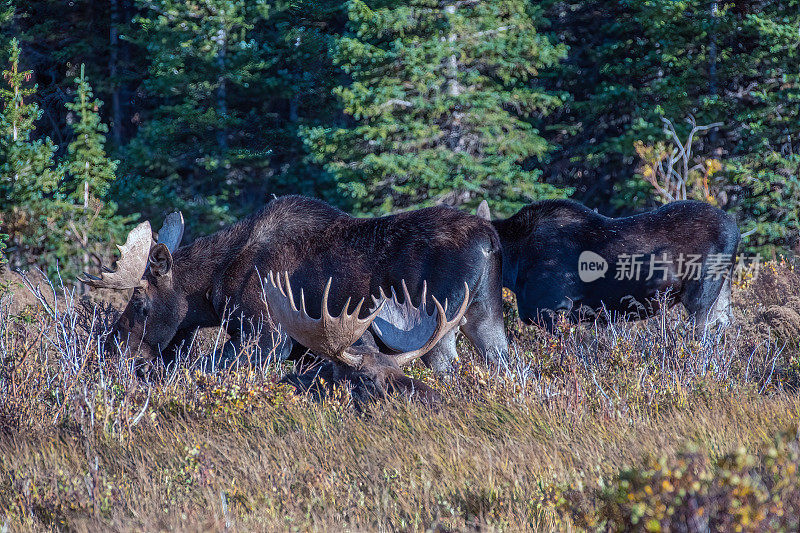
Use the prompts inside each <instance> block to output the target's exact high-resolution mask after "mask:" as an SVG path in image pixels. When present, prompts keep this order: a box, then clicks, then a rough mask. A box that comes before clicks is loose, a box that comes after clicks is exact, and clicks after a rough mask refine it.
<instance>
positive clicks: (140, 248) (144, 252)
mask: <svg viewBox="0 0 800 533" xmlns="http://www.w3.org/2000/svg"><path fill="white" fill-rule="evenodd" d="M152 242H153V233H152V231H151V230H150V223H149V222H147V221H145V222H142V223H141V224H139V225H138V226H136V227H135V228H133V229H132V230H131V232H130V233H128V237H127V239H125V244H123V245H122V246H120V245H117V248H119V251H120V254H121V255H120V258H119V260H118V261H117V270H115V271H112V270H111V269H109V268H108V267H105V266H101V269H100V277H97V276H92V275H89V274H87V273H85V272H84V277H78V279H79V280H80V281H81V282H83V283H85V284H87V285H89V286H91V287H95V288H98V289H120V290H121V289H131V288H133V287H138V286H139V284H140V283H141V280H142V275H143V274H144V271H145V269H146V268H147V258H148V256H149V254H150V245H151V244H152Z"/></svg>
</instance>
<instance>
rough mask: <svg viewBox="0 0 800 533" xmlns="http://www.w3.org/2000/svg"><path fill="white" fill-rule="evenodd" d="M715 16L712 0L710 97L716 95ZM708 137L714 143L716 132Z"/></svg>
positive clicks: (714, 3)
mask: <svg viewBox="0 0 800 533" xmlns="http://www.w3.org/2000/svg"><path fill="white" fill-rule="evenodd" d="M717 15H718V5H717V0H713V1H712V2H711V31H709V38H710V39H711V42H710V43H709V46H708V61H709V65H708V92H709V94H711V96H715V95H716V94H717ZM708 137H709V141H711V143H712V144H714V143H716V142H717V130H716V129H713V130H711V132H709V135H708Z"/></svg>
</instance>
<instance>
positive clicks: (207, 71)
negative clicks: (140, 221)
mask: <svg viewBox="0 0 800 533" xmlns="http://www.w3.org/2000/svg"><path fill="white" fill-rule="evenodd" d="M139 6H140V7H141V9H142V14H141V16H140V17H139V18H138V19H137V23H138V25H139V27H140V31H139V34H138V38H137V39H138V42H139V44H140V45H141V46H142V47H143V48H145V49H146V50H147V51H148V53H149V57H150V67H149V76H148V78H147V79H146V80H145V83H144V88H145V89H146V90H147V93H148V95H149V96H150V97H151V99H152V100H153V101H155V102H156V104H157V105H156V107H155V109H154V110H153V111H152V113H149V115H148V116H147V117H146V120H145V121H144V123H143V124H142V126H141V127H140V129H139V132H138V134H137V136H136V137H135V139H134V140H133V141H132V142H131V143H130V144H129V146H128V147H127V149H126V152H125V157H124V158H123V159H124V160H126V161H127V162H128V165H129V166H128V167H127V168H126V169H125V170H126V171H127V173H129V174H134V176H132V177H131V178H129V179H128V180H127V181H126V183H124V184H123V187H122V191H123V193H124V194H126V195H129V196H130V197H131V198H133V200H134V202H136V203H138V204H139V205H148V204H153V203H154V202H155V203H156V205H150V207H151V208H155V210H156V211H165V210H168V209H175V208H185V209H191V210H192V212H193V216H194V218H195V220H196V221H197V222H198V223H199V224H198V225H196V226H195V227H200V228H202V229H204V230H211V229H212V227H210V226H211V225H216V224H219V222H220V221H226V220H230V219H231V218H233V217H235V216H236V215H237V214H238V213H236V212H233V213H232V212H231V209H230V205H231V204H232V203H238V202H242V203H249V202H252V201H253V200H254V199H255V197H259V196H260V200H261V202H263V196H261V195H259V194H258V193H259V192H262V191H261V189H260V186H261V185H262V184H261V183H260V181H261V178H262V177H263V175H264V174H265V172H264V170H263V169H264V167H266V166H267V165H268V163H269V155H270V154H269V149H268V147H267V146H266V144H267V143H266V142H265V140H264V138H265V137H266V136H268V135H269V132H270V130H271V128H270V127H269V123H268V121H269V115H268V114H267V113H263V112H261V111H262V105H263V102H265V101H268V100H269V97H268V92H269V91H268V90H267V89H268V88H269V87H270V76H269V75H268V73H267V71H268V69H269V67H270V66H271V64H272V60H271V53H270V45H268V44H266V43H265V42H263V41H260V40H257V39H256V38H255V31H256V27H257V26H258V27H260V26H261V25H263V24H265V21H266V20H267V19H268V17H269V13H270V8H271V5H270V3H269V2H266V1H265V0H257V1H251V0H208V1H205V2H200V3H198V2H194V1H191V0H148V1H145V0H141V1H140V2H139Z"/></svg>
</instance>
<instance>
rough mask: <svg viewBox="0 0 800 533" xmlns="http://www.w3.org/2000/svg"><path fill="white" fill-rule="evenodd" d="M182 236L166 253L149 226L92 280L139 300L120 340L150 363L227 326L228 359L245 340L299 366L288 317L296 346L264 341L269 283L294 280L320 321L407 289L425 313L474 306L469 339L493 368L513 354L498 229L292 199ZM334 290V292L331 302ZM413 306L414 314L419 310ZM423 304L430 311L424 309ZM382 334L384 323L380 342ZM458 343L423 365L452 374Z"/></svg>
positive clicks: (450, 218) (284, 340)
mask: <svg viewBox="0 0 800 533" xmlns="http://www.w3.org/2000/svg"><path fill="white" fill-rule="evenodd" d="M182 234H183V219H182V217H181V216H180V215H179V214H173V215H170V217H168V219H167V221H166V222H165V225H164V227H163V228H162V229H161V231H159V234H158V242H157V243H153V242H152V235H151V231H150V226H149V224H148V223H146V222H145V223H142V224H141V225H139V226H138V227H137V228H135V229H134V230H133V231H131V233H130V234H129V235H128V239H127V242H126V243H125V245H124V246H122V247H121V248H120V249H121V251H122V257H121V258H120V259H119V260H118V261H117V269H116V271H114V272H112V271H109V270H107V269H104V272H103V273H102V275H101V276H100V277H94V276H88V275H87V276H86V278H84V280H83V281H84V282H85V283H87V284H89V285H91V286H93V287H109V288H114V289H124V288H133V289H134V291H133V296H132V297H131V299H130V301H129V303H128V305H127V307H126V308H125V310H124V312H123V313H122V316H121V317H120V319H119V321H118V323H117V325H116V333H117V338H119V339H121V340H122V341H123V342H124V343H125V344H126V345H127V347H129V348H130V349H131V350H132V351H135V352H137V353H139V354H140V356H141V357H143V358H144V359H147V360H151V359H153V358H154V357H156V356H157V355H158V354H159V353H161V354H162V355H164V356H165V358H169V357H170V354H171V353H173V351H174V349H175V347H176V346H179V345H180V344H181V343H183V342H185V341H186V340H187V339H189V338H190V336H191V335H192V334H193V333H194V332H195V331H196V330H197V328H201V327H213V326H219V325H220V324H222V323H223V321H224V319H226V318H228V319H229V320H226V321H225V322H226V323H227V327H228V333H229V334H230V335H231V341H230V343H229V345H228V348H233V349H236V348H238V347H239V345H240V342H241V340H242V339H243V336H245V335H249V334H255V333H258V332H262V335H261V336H260V339H261V340H260V345H261V348H262V351H263V353H270V352H273V353H275V354H276V356H277V357H279V358H286V357H287V356H289V354H290V352H291V351H292V350H291V348H292V346H293V344H294V346H295V348H297V345H298V343H299V344H300V345H304V343H306V342H309V343H311V340H310V339H309V337H306V336H302V335H301V332H300V331H299V330H297V324H295V323H283V322H281V316H280V314H279V313H278V322H279V324H280V325H281V326H282V329H283V331H284V332H287V333H288V335H289V337H294V339H295V341H297V343H293V342H292V341H291V339H290V338H289V337H286V336H285V335H284V336H278V337H276V336H274V335H270V334H268V333H264V332H265V331H266V329H267V328H265V327H264V325H265V324H267V323H268V322H267V321H268V317H267V313H266V309H267V308H266V306H265V304H264V301H263V296H262V293H263V292H264V289H266V288H267V287H265V283H264V279H265V277H267V276H268V274H269V273H270V272H288V276H289V281H290V283H291V285H292V286H295V287H302V288H303V299H304V305H305V306H307V307H306V308H307V309H310V310H322V309H326V308H327V305H329V306H330V309H345V303H346V301H348V300H352V301H357V300H361V299H369V298H370V297H371V296H373V295H382V294H389V293H391V291H392V290H393V288H394V287H401V286H405V287H406V291H407V292H406V294H407V295H408V296H410V298H411V299H413V300H414V302H420V303H419V304H417V305H418V307H420V308H422V307H424V306H425V305H426V304H427V305H434V306H435V307H436V308H437V310H438V308H439V306H438V305H437V304H436V302H437V301H438V302H445V301H447V302H449V303H450V304H452V305H454V307H453V308H455V309H460V307H455V304H458V305H460V306H463V305H465V304H464V303H463V300H464V299H465V298H466V299H467V303H466V310H465V311H464V313H463V317H461V318H459V321H460V327H461V331H463V332H464V334H465V335H466V336H467V338H469V339H470V341H471V342H472V343H473V344H474V345H475V347H476V348H477V349H478V351H479V352H480V353H481V354H482V355H483V356H485V357H486V358H487V359H488V360H490V361H495V360H496V359H497V358H498V357H500V356H504V355H505V354H506V353H507V351H508V344H507V341H506V337H505V332H504V329H503V316H502V300H501V295H500V289H501V276H502V274H501V252H500V242H499V239H498V236H497V233H496V232H495V230H494V228H493V227H492V226H491V224H489V223H488V222H486V221H484V220H482V219H480V218H479V217H476V216H473V215H468V214H465V213H462V212H459V211H458V210H455V209H452V208H448V207H444V206H439V207H431V208H426V209H421V210H418V211H410V212H406V213H401V214H397V215H391V216H386V217H381V218H363V219H362V218H354V217H351V216H349V215H347V214H346V213H344V212H342V211H340V210H338V209H335V208H333V207H331V206H329V205H328V204H326V203H324V202H321V201H318V200H313V199H310V198H304V197H300V196H287V197H281V198H277V199H274V200H272V201H270V202H269V203H268V204H267V205H266V206H265V207H264V208H262V209H261V210H260V211H258V212H256V213H254V214H253V215H251V216H249V217H247V218H245V219H243V220H241V221H240V222H238V223H236V224H234V225H232V226H230V227H228V228H226V229H223V230H220V231H218V232H216V233H214V234H213V235H209V236H207V237H201V238H198V239H197V240H195V241H194V242H193V243H192V244H190V245H188V246H182V247H178V245H179V243H180V239H181V236H182ZM328 280H332V281H331V284H330V285H329V286H328V290H325V291H324V290H323V288H324V287H326V283H327V282H328ZM465 282H466V284H467V287H468V289H469V290H468V291H466V292H465V290H464V283H465ZM426 289H427V290H426ZM323 295H324V296H325V298H326V300H327V301H326V304H327V305H326V307H323V305H322V301H323ZM408 296H406V301H405V302H403V304H404V305H408V306H413V303H412V302H410V301H408ZM423 296H424V297H425V298H426V300H428V301H427V302H422V301H420V298H422V297H423ZM398 305H399V304H398ZM390 307H391V306H390ZM409 309H410V308H409ZM312 312H315V311H312ZM359 313H360V314H361V315H363V316H360V317H359V318H360V319H365V320H366V319H367V317H368V316H369V314H368V313H367V310H366V309H362V308H360V309H359ZM440 316H442V318H446V317H444V316H443V315H440ZM454 316H455V315H454ZM284 318H285V317H284ZM451 320H454V319H452V318H451ZM378 323H379V320H378V319H376V321H375V322H373V326H372V329H373V331H374V330H375V329H376V327H377V326H378ZM449 324H450V323H449V322H448V325H449ZM365 331H366V330H365ZM426 331H427V330H426ZM455 334H456V328H455V327H449V326H448V328H446V331H445V330H442V331H438V332H437V335H436V337H437V338H436V340H437V341H438V342H437V343H436V345H435V346H433V347H432V348H431V347H430V346H427V344H426V350H427V349H428V348H431V349H430V350H429V351H427V353H425V354H419V355H420V356H422V359H423V361H424V362H425V363H426V364H428V365H429V366H431V367H432V368H434V369H435V370H437V371H440V372H446V371H448V370H449V369H450V368H451V362H452V361H453V359H454V358H455V357H456V356H457V354H456V350H455ZM295 336H296V337H295ZM297 337H301V338H297ZM376 337H377V342H381V343H383V346H380V348H381V349H382V350H383V352H382V353H387V354H391V353H394V352H405V351H407V350H406V349H405V348H406V345H404V344H400V345H392V344H391V343H389V342H388V341H387V340H386V335H385V334H384V335H380V334H378V335H376ZM315 339H317V338H316V337H315ZM348 340H349V338H348ZM315 342H316V340H315ZM306 346H307V347H308V348H312V350H318V351H321V352H322V353H320V354H317V355H324V356H327V357H329V358H337V357H339V356H338V355H337V354H334V353H331V352H330V350H322V349H321V348H320V346H319V345H316V344H312V345H311V346H308V345H306ZM231 351H232V350H231ZM337 353H338V352H337ZM339 355H341V354H339ZM341 363H343V364H346V363H347V362H346V361H341Z"/></svg>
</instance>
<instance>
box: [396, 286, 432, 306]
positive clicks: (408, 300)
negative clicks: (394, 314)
mask: <svg viewBox="0 0 800 533" xmlns="http://www.w3.org/2000/svg"><path fill="white" fill-rule="evenodd" d="M400 286H401V287H402V288H403V298H405V302H406V304H407V305H408V306H413V305H414V304H413V302H412V301H411V295H410V294H408V285H406V280H405V279H401V280H400ZM392 291H394V288H392ZM423 305H425V297H424V295H423V297H422V302H420V304H419V307H420V309H422V306H423Z"/></svg>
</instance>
